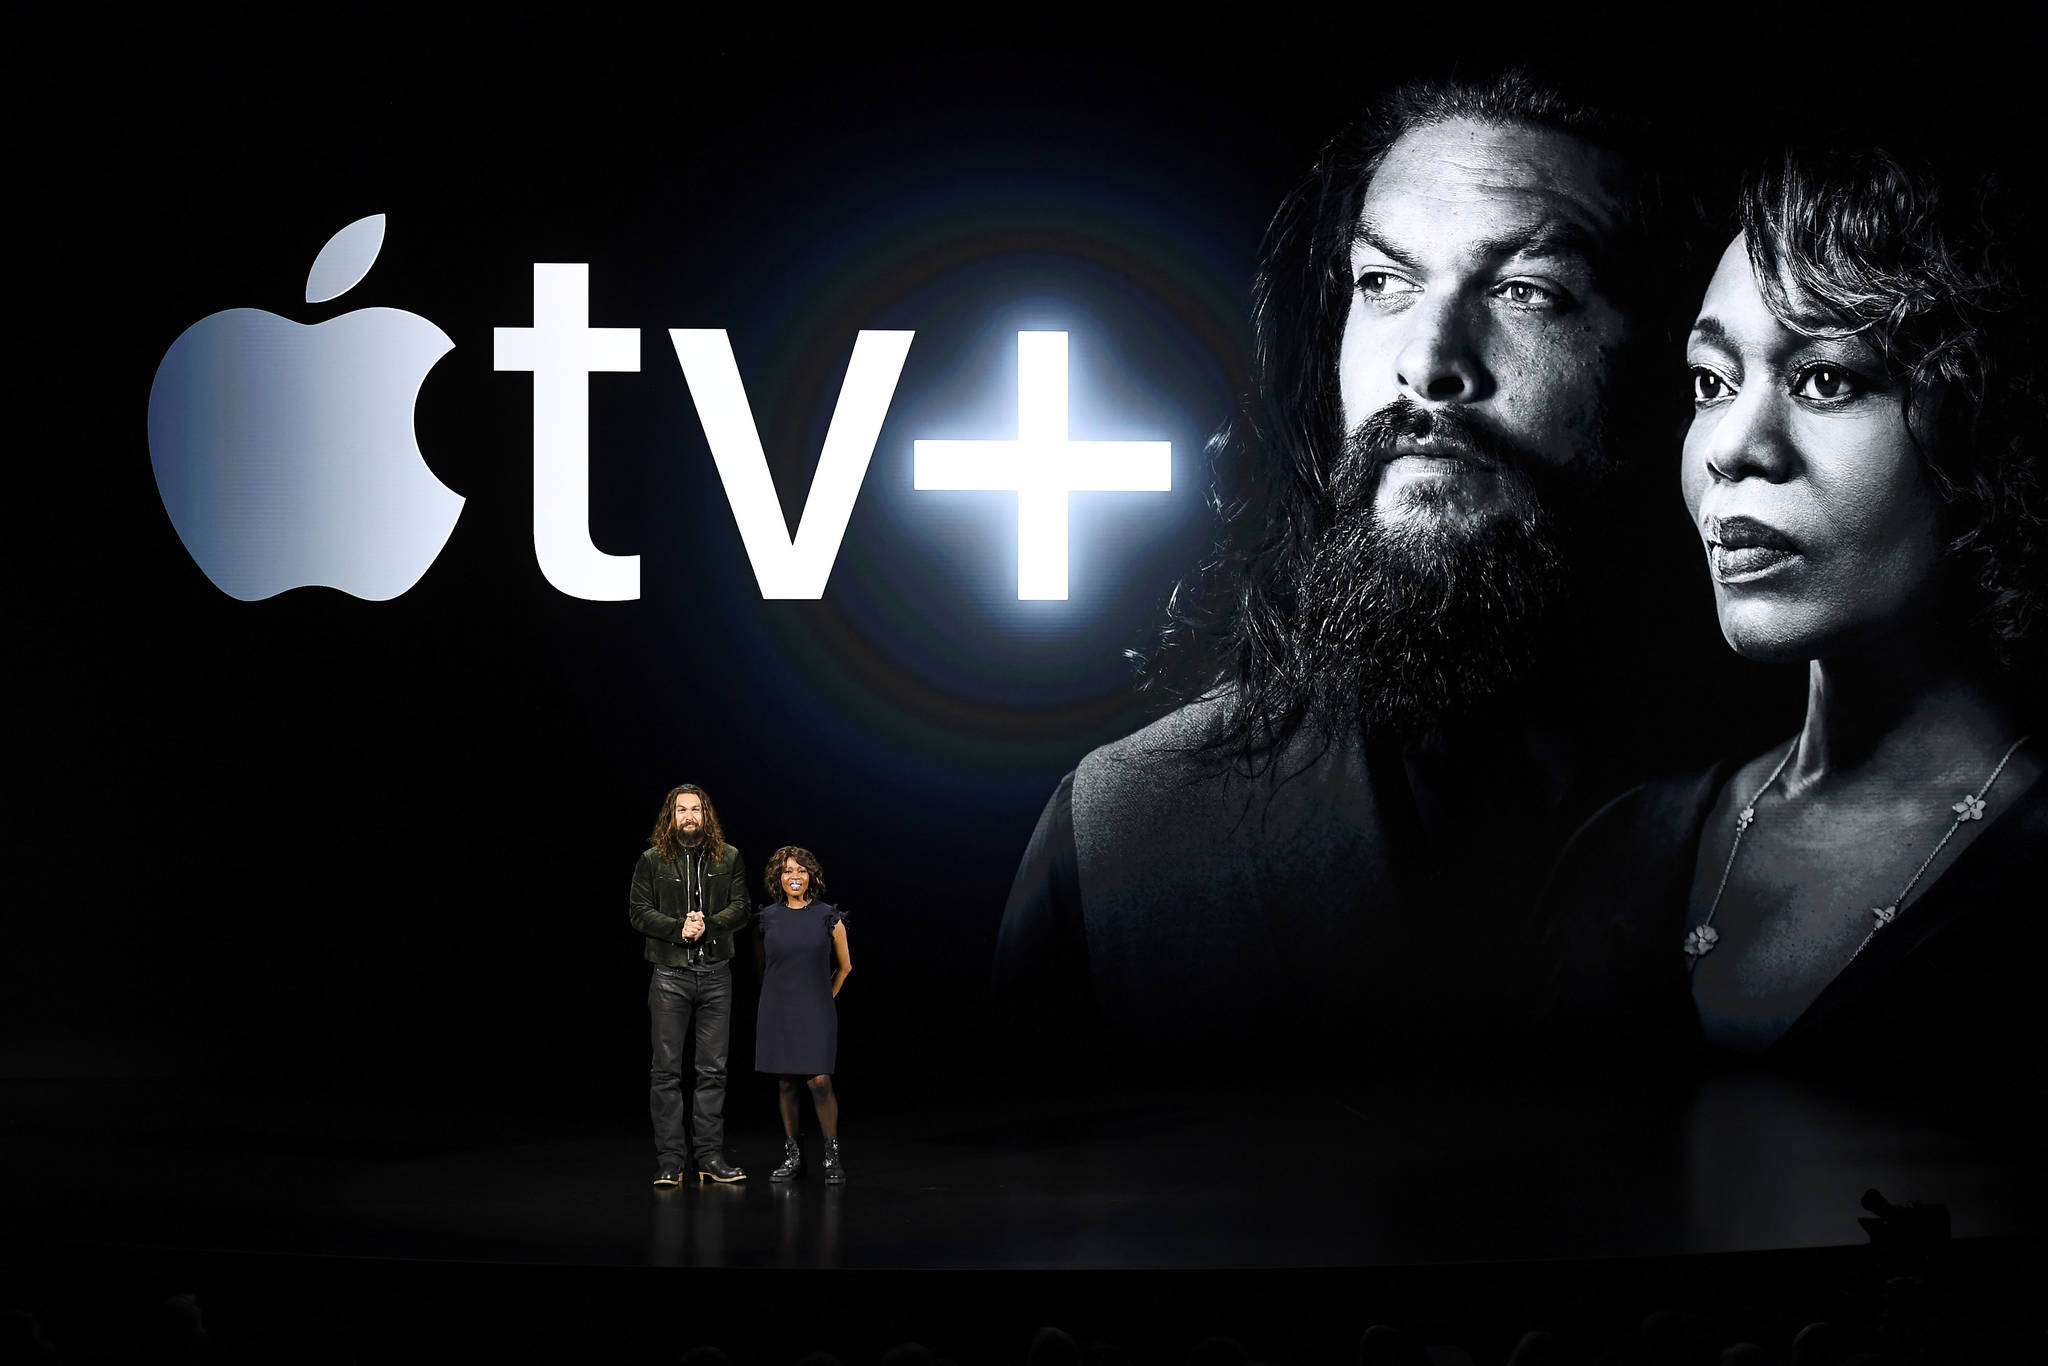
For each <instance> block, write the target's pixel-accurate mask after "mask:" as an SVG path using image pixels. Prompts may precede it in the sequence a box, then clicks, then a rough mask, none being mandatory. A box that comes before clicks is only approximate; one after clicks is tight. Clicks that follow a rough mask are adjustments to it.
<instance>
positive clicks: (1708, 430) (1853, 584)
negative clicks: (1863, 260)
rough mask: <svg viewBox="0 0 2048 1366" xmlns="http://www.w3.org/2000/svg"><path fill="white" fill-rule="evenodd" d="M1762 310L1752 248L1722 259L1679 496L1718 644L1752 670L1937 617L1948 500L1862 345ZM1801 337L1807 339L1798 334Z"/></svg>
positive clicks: (1694, 344) (1696, 344)
mask: <svg viewBox="0 0 2048 1366" xmlns="http://www.w3.org/2000/svg"><path fill="white" fill-rule="evenodd" d="M1792 302H1793V304H1794V305H1795V312H1794V317H1795V321H1797V322H1799V324H1800V327H1797V328H1795V327H1791V326H1788V325H1786V323H1784V322H1781V321H1780V320H1779V319H1778V318H1777V316H1776V315H1775V314H1773V313H1772V312H1771V310H1770V308H1769V306H1768V305H1767V304H1766V302H1765V299H1764V295H1763V291H1762V290H1761V289H1759V288H1758V287H1757V282H1756V277H1755V275H1754V274H1753V273H1752V271H1751V268H1750V261H1749V254H1748V251H1747V250H1746V248H1745V245H1744V242H1743V239H1742V238H1741V237H1739V236H1738V237H1737V238H1736V239H1735V240H1734V241H1733V242H1732V243H1730V244H1729V246H1728V249H1727V251H1725V252H1723V253H1722V256H1721V263H1720V266H1719V268H1718V269H1717V270H1715V272H1714V278H1713V281H1712V283H1711V284H1709V285H1708V286H1707V295H1706V298H1705V300H1704V301H1703V302H1702V303H1701V305H1700V314H1699V318H1698V320H1697V321H1696V322H1695V323H1694V324H1693V329H1692V335H1691V337H1690V338H1689V340H1688V341H1687V343H1686V355H1685V359H1686V365H1687V367H1688V368H1689V370H1690V372H1691V382H1692V393H1693V417H1692V425H1691V427H1690V428H1689V429H1688V430H1687V432H1686V436H1685V453H1684V459H1683V463H1682V466H1681V471H1680V486H1681V488H1682V490H1683V492H1684V495H1685V506H1686V511H1687V512H1689V513H1690V514H1691V515H1692V522H1693V528H1694V529H1695V530H1696V531H1698V532H1699V534H1700V539H1701V542H1702V543H1703V545H1704V547H1705V549H1706V554H1707V567H1708V571H1709V572H1710V573H1711V574H1712V575H1713V580H1714V603H1715V608H1716V610H1717V611H1718V612H1719V614H1720V619H1721V634H1722V635H1724V636H1725V637H1727V640H1728V643H1729V645H1731V646H1733V647H1734V649H1735V650H1736V651H1737V652H1738V653H1740V654H1742V655H1744V656H1745V657H1747V658H1751V659H1762V660H1800V659H1819V658H1827V657H1830V656H1833V655H1837V654H1841V653H1844V652H1847V651H1852V650H1856V649H1859V648H1863V647H1864V646H1866V645H1868V644H1869V643H1870V642H1872V641H1874V640H1877V639H1880V638H1882V637H1884V636H1885V635H1887V634H1890V633H1891V632H1893V631H1895V630H1897V629H1899V628H1900V627H1903V626H1907V625H1909V624H1911V622H1912V621H1914V620H1915V619H1916V618H1917V617H1918V616H1920V615H1921V614H1923V613H1925V612H1927V611H1928V610H1929V609H1930V608H1931V605H1932V604H1931V601H1930V600H1931V598H1932V596H1933V593H1932V589H1933V585H1934V578H1935V563H1936V559H1937V557H1938V554H1939V549H1940V540H1939V535H1938V532H1937V529H1936V521H1937V513H1938V511H1939V508H1940V499H1939V497H1938V496H1937V494H1936V493H1935V491H1934V488H1933V486H1932V485H1931V484H1930V483H1929V482H1928V477H1927V473H1926V470H1925V469H1924V467H1923V466H1922V463H1921V460H1920V455H1919V450H1918V448H1917V447H1916V445H1915V443H1914V440H1913V434H1912V432H1911V431H1910V430H1909V428H1908V426H1907V421H1906V414H1905V403H1904V401H1903V400H1904V397H1905V396H1904V394H1903V393H1902V392H1901V391H1900V389H1899V387H1898V386H1897V384H1896V383H1894V382H1893V381H1891V380H1889V379H1887V378H1886V375H1885V368H1884V365H1883V362H1882V358H1881V357H1880V356H1879V355H1878V354H1877V352H1876V350H1875V348H1874V347H1872V345H1871V344H1870V343H1869V342H1868V341H1866V340H1864V339H1863V338H1862V337H1861V336H1813V335H1809V332H1810V331H1816V330H1823V329H1826V328H1827V327H1829V325H1830V324H1831V323H1833V322H1834V319H1832V318H1830V317H1827V316H1824V315H1821V314H1819V313H1815V314H1814V316H1813V317H1812V318H1811V319H1810V320H1809V319H1807V318H1805V317H1803V316H1800V315H1799V314H1798V313H1797V312H1796V306H1797V305H1799V303H1800V298H1799V296H1798V295H1797V294H1794V295H1793V296H1792ZM1802 329H1804V330H1802Z"/></svg>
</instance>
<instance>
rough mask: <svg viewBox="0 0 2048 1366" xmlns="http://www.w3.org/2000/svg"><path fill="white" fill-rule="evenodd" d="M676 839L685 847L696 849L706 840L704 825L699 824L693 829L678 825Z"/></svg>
mask: <svg viewBox="0 0 2048 1366" xmlns="http://www.w3.org/2000/svg"><path fill="white" fill-rule="evenodd" d="M676 839H677V840H678V841H679V842H680V843H681V844H682V845H683V846H684V847H685V848H688V849H695V848H696V847H697V846H698V845H700V844H702V843H703V842H704V827H703V826H701V825H699V826H697V827H696V828H695V829H692V828H690V827H689V826H684V825H678V826H677V827H676Z"/></svg>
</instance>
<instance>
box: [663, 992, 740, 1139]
mask: <svg viewBox="0 0 2048 1366" xmlns="http://www.w3.org/2000/svg"><path fill="white" fill-rule="evenodd" d="M647 1013H648V1015H649V1017H650V1023H651V1026H652V1033H653V1038H654V1065H653V1067H652V1068H651V1069H650V1071H649V1074H648V1084H647V1108H648V1112H649V1113H650V1114H651V1115H652V1116H653V1118H654V1160H655V1162H656V1164H657V1165H658V1166H660V1167H662V1168H664V1169H666V1168H674V1169H676V1170H678V1171H680V1170H683V1169H684V1167H685V1166H686V1164H687V1163H688V1161H689V1155H690V1149H689V1145H688V1143H686V1142H685V1141H684V1138H683V1050H684V1046H685V1044H686V1042H687V1041H688V1039H689V1037H690V1032H691V1026H692V1024H693V1023H694V1025H695V1027H696V1035H697V1093H696V1096H695V1100H694V1103H693V1104H692V1106H691V1107H690V1108H691V1115H690V1119H691V1126H690V1127H691V1130H692V1136H693V1137H694V1138H695V1139H696V1143H697V1160H698V1161H699V1162H702V1161H703V1160H704V1159H705V1158H706V1157H709V1156H710V1155H711V1154H712V1153H715V1152H719V1151H720V1150H722V1149H723V1148H724V1147H725V1055H726V1052H727V1051H728V1050H729V1049H730V1047H731V1046H732V964H730V963H716V964H713V965H711V966H709V967H703V968H665V967H661V966H659V965H656V967H655V969H654V977H653V980H651V981H650V982H649V983H648V984H647Z"/></svg>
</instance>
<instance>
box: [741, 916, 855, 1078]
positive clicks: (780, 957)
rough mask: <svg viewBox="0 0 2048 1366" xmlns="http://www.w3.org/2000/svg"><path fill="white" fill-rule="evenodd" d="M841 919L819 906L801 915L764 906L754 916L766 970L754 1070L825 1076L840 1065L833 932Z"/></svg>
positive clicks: (757, 1026)
mask: <svg viewBox="0 0 2048 1366" xmlns="http://www.w3.org/2000/svg"><path fill="white" fill-rule="evenodd" d="M843 919H845V915H844V913H843V912H841V911H840V910H839V909H838V908H836V907H833V906H827V905H826V904H825V903H823V902H822V901H813V902H812V903H811V904H810V905H808V906H806V907H804V908H803V909H802V910H800V911H799V910H792V909H790V908H789V907H788V906H784V905H780V904H778V905H773V906H763V907H762V908H761V910H760V912H759V914H758V915H757V916H756V922H757V923H758V924H759V926H760V928H761V941H762V945H763V947H764V948H765V949H766V950H767V957H768V966H767V970H766V971H765V972H763V973H762V975H761V1014H760V1018H759V1021H758V1022H757V1025H756V1032H755V1036H754V1070H755V1071H757V1072H777V1073H781V1074H783V1075H785V1076H819V1075H829V1074H830V1073H832V1072H833V1071H834V1070H835V1064H836V1063H837V1062H838V1060H839V1010H838V1007H837V1006H835V1005H834V1004H833V1003H832V927H833V926H834V925H837V924H838V923H839V922H840V921H841V920H843Z"/></svg>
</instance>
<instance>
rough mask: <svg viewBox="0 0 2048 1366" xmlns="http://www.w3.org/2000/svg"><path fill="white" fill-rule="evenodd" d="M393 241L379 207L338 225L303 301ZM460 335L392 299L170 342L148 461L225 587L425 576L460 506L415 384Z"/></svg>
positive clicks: (239, 592) (188, 535)
mask: <svg viewBox="0 0 2048 1366" xmlns="http://www.w3.org/2000/svg"><path fill="white" fill-rule="evenodd" d="M383 245H384V215H383V214H375V215H372V216H371V217H369V218H363V219H359V220H357V221H356V222H354V223H351V224H349V225H348V226H347V227H345V228H343V229H342V230H341V231H340V232H338V233H336V234H334V236H333V237H332V238H330V239H329V240H328V242H327V245H326V246H324V247H322V248H321V249H320V254H319V255H318V256H317V257H316V258H315V259H314V261H313V268H312V270H311V271H310V272H309V273H308V274H307V276H306V302H307V303H309V304H313V303H324V302H326V301H327V300H329V299H333V298H337V297H339V296H340V295H342V294H344V293H346V292H347V291H348V290H350V289H352V288H353V287H354V286H355V285H356V283H357V282H358V281H360V280H361V279H362V278H363V276H365V275H366V274H368V273H369V270H370V267H371V265H373V264H374V263H375V262H376V259H377V253H378V251H379V250H380V249H381V248H382V247H383ZM454 345H455V343H454V342H452V341H450V340H448V337H447V335H446V334H445V333H443V332H442V331H441V329H440V328H438V327H436V326H434V324H432V323H430V322H428V321H427V320H426V319H425V318H422V317H420V316H419V315H418V314H415V313H406V312H403V311H401V310H399V309H395V308H364V309H358V310H356V311H355V312H353V313H344V314H342V315H341V316H340V317H337V318H330V319H328V320H327V321H326V322H324V323H315V324H312V325H302V324H300V323H295V322H293V321H292V320H291V319H289V318H284V317H280V316H279V315H277V314H275V313H265V312H263V311H262V310H261V309H254V308H230V309H227V310H226V311H224V312H220V313H215V314H212V315H210V316H208V317H205V318H202V319H200V320H199V321H198V322H196V323H194V324H192V326H190V327H188V328H186V329H185V331H184V332H183V333H182V334H181V335H180V336H179V337H178V339H177V340H176V341H174V342H172V343H171V349H170V350H168V351H166V352H165V353H164V358H163V361H162V362H161V363H160V364H159V365H158V366H157V369H156V379H155V381H154V382H153V383H152V384H151V385H150V390H149V459H150V463H151V464H152V465H153V466H154V467H155V469H156V486H157V491H158V492H159V493H160V494H162V495H163V500H164V511H165V512H167V513H169V514H170V518H171V525H172V526H173V527H175V528H176V529H177V532H178V539H179V540H181V541H183V542H184V543H185V549H186V550H187V551H189V552H190V553H191V555H192V559H193V561H194V562H195V563H197V564H198V566H199V568H200V570H201V571H202V572H203V573H204V574H205V575H206V577H207V578H209V579H211V580H213V583H214V586H215V587H217V588H219V589H220V590H221V591H222V592H223V593H226V594H227V595H228V596H229V597H233V598H240V599H241V600H242V601H244V602H254V601H256V600H258V599H260V598H267V597H272V596H274V595H276V594H278V593H282V592H284V591H285V590H286V589H290V588H301V587H306V586H309V585H315V584H319V585H325V586H326V587H329V588H338V589H340V590H341V591H342V592H344V593H349V594H353V595H354V596H356V597H359V598H367V599H369V600H371V601H374V602H382V601H384V600H386V599H389V598H395V597H397V596H398V595H399V594H400V593H403V592H405V590H406V589H408V588H411V587H412V586H413V585H414V584H416V583H418V582H419V580H420V576H421V575H422V574H425V573H426V572H427V566H429V565H431V564H432V563H433V562H434V557H435V556H436V555H438V554H440V553H441V547H442V546H444V545H446V544H447V543H448V535H449V533H450V532H451V531H453V530H454V529H455V519H456V518H457V517H459V516H460V515H461V514H462V497H461V495H459V494H457V493H455V492H454V491H452V490H450V489H449V488H448V487H447V486H446V485H444V484H442V483H441V481H440V480H438V479H436V478H435V477H434V473H433V471H432V470H430V469H429V468H428V467H427V463H426V461H425V460H424V459H422V458H421V456H420V450H419V446H418V444H417V443H416V441H415V440H414V436H413V405H414V404H415V403H416V402H417V401H418V399H419V392H420V385H421V384H423V383H424V382H425V381H426V378H427V372H428V371H430V370H432V369H433V368H434V363H435V362H436V361H438V360H440V359H441V357H442V356H444V355H446V354H448V352H449V351H450V350H452V349H453V348H454Z"/></svg>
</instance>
